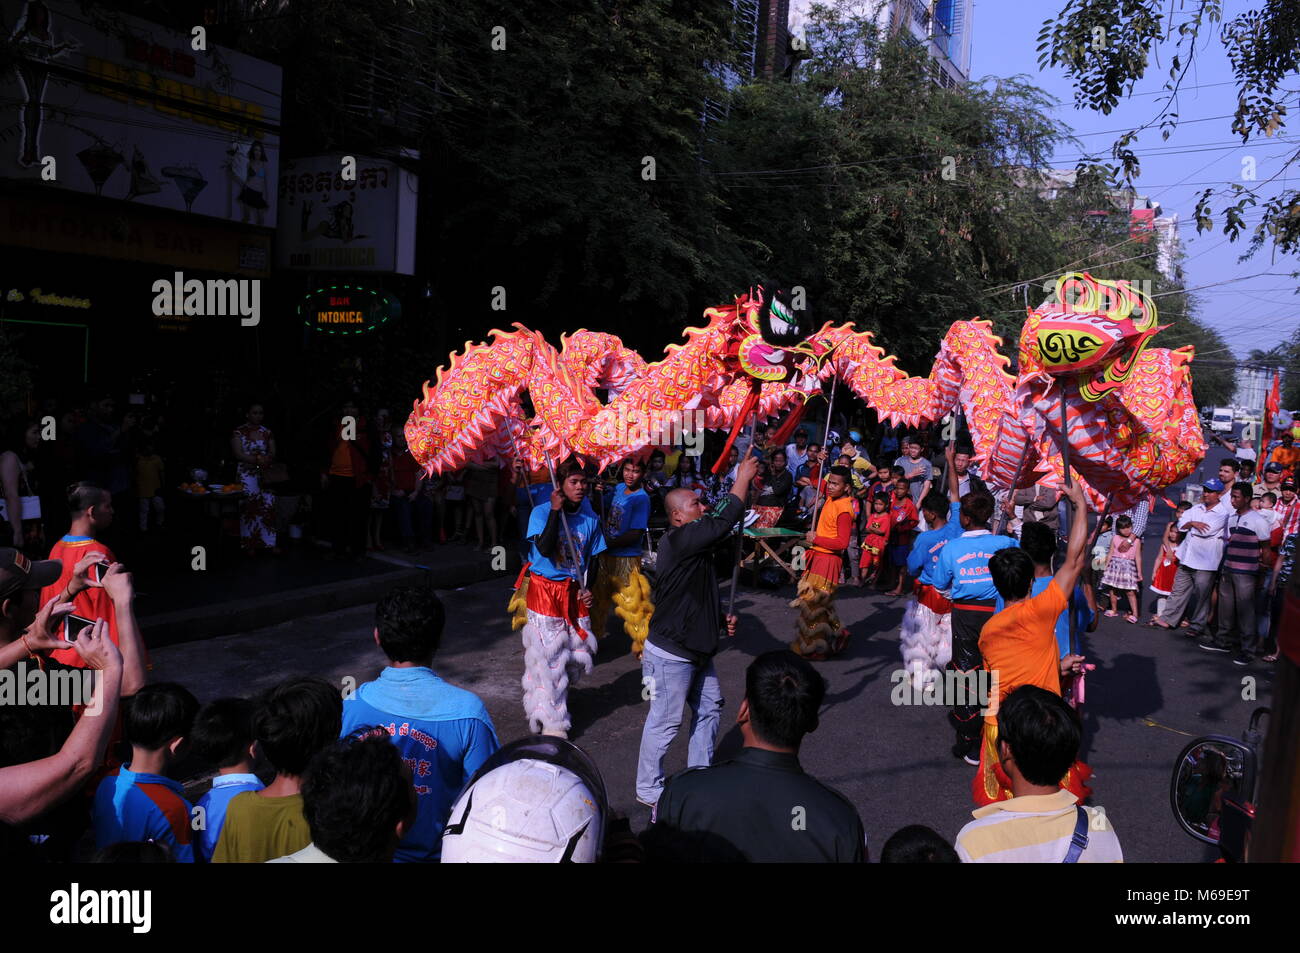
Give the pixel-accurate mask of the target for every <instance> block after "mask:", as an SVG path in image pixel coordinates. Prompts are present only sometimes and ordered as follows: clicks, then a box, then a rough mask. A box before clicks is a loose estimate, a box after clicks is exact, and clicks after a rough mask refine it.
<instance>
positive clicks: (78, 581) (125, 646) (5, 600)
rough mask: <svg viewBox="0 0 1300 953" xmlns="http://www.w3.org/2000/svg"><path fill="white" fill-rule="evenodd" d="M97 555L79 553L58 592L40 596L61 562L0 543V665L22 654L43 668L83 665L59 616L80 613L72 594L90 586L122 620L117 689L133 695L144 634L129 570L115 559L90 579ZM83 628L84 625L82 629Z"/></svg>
mask: <svg viewBox="0 0 1300 953" xmlns="http://www.w3.org/2000/svg"><path fill="white" fill-rule="evenodd" d="M99 559H100V556H99V554H98V553H93V554H90V555H87V556H85V557H83V558H82V560H81V561H80V562H78V563H76V564H75V565H74V566H72V571H71V574H70V575H69V577H68V582H67V583H66V584H65V585H64V586H63V587H61V589H60V594H59V597H58V598H55V599H42V598H41V590H42V589H44V590H46V591H48V590H50V589H52V588H54V587H55V585H56V584H57V583H58V580H59V578H60V577H61V576H62V574H63V573H64V572H65V571H66V570H67V567H65V566H64V565H63V563H61V562H60V561H59V560H57V559H40V560H31V559H28V558H27V557H26V556H24V555H23V554H22V553H21V552H19V551H18V550H16V549H0V669H5V668H9V667H10V666H12V665H13V664H14V663H15V662H18V661H21V660H23V659H30V660H32V664H31V667H32V668H37V667H39V668H41V669H43V670H47V671H48V670H50V669H51V668H54V669H60V668H86V667H87V664H88V663H87V660H86V658H85V653H84V652H82V651H80V649H79V648H78V647H77V646H76V645H74V643H73V642H68V641H65V640H64V638H63V633H64V620H65V617H66V616H69V615H80V613H79V612H78V610H77V599H78V598H79V597H80V596H81V595H82V594H83V593H85V592H86V591H87V590H92V589H93V590H95V591H96V592H97V593H101V594H104V595H106V597H107V598H108V599H109V601H110V603H111V604H112V605H114V606H116V608H117V612H118V616H119V618H120V619H121V620H122V621H123V625H122V641H121V651H120V654H118V658H119V660H120V661H121V663H122V685H121V694H122V695H123V696H126V695H134V694H135V693H136V692H138V691H139V690H140V689H141V688H143V687H144V684H145V681H146V675H145V661H144V658H145V650H144V640H143V639H142V638H141V637H140V629H139V626H138V625H136V621H135V610H134V607H133V603H134V600H135V590H134V588H133V586H132V580H131V574H130V573H128V572H123V570H122V566H121V564H120V563H114V564H113V565H112V566H111V567H110V569H109V570H108V571H107V572H106V573H105V575H104V576H103V580H102V581H101V582H95V581H94V580H93V579H90V578H88V573H89V571H90V568H91V566H92V565H94V564H95V563H96V562H98V561H99ZM38 608H39V610H40V611H39V612H38V611H37V610H38ZM83 618H89V619H91V620H92V621H95V622H98V621H100V620H103V616H102V615H101V616H83ZM33 620H38V623H39V624H34V623H33ZM47 621H48V626H47V625H46V623H47ZM47 628H48V631H47ZM89 628H90V627H89V626H87V627H86V630H87V631H89ZM24 630H27V631H24ZM100 630H102V634H105V635H107V634H108V628H107V624H105V625H103V626H96V633H97V634H98V633H100ZM69 655H71V656H75V661H71V662H69V661H64V659H65V658H66V657H67V656H69ZM91 667H93V666H91ZM0 710H2V709H0Z"/></svg>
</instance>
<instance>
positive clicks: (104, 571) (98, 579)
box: [86, 562, 112, 583]
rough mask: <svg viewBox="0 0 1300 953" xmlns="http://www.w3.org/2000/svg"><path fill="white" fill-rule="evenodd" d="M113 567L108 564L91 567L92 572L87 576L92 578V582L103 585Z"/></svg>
mask: <svg viewBox="0 0 1300 953" xmlns="http://www.w3.org/2000/svg"><path fill="white" fill-rule="evenodd" d="M111 566H112V563H107V562H103V563H95V564H94V565H92V566H91V567H90V571H89V572H88V573H87V574H86V575H87V576H88V577H89V578H90V581H91V582H95V583H103V581H104V577H105V576H107V575H108V570H109V568H110V567H111Z"/></svg>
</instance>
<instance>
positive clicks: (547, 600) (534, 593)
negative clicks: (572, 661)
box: [524, 572, 587, 640]
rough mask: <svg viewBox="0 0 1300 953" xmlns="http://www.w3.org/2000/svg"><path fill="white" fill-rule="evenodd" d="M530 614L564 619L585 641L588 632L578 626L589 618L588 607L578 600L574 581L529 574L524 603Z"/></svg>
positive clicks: (576, 584) (533, 573) (576, 586)
mask: <svg viewBox="0 0 1300 953" xmlns="http://www.w3.org/2000/svg"><path fill="white" fill-rule="evenodd" d="M524 604H525V605H526V606H527V607H528V610H529V611H530V612H536V613H537V614H538V615H545V616H550V617H551V618H552V619H564V620H565V621H567V622H568V623H569V624H570V625H571V626H573V627H574V628H575V629H577V630H578V634H579V635H580V636H582V638H583V639H584V640H585V639H586V638H587V633H586V630H584V629H583V628H582V627H581V626H579V625H578V620H579V619H585V618H587V607H586V606H585V605H583V604H582V602H581V601H579V599H578V583H577V582H576V581H575V580H573V579H547V578H546V577H545V576H539V575H537V573H535V572H530V573H529V574H528V598H527V599H526V600H525V601H524Z"/></svg>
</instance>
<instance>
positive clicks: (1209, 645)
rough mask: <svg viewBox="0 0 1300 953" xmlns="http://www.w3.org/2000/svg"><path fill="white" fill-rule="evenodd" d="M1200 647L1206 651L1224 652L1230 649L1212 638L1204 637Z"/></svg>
mask: <svg viewBox="0 0 1300 953" xmlns="http://www.w3.org/2000/svg"><path fill="white" fill-rule="evenodd" d="M1201 648H1203V649H1205V651H1207V652H1223V653H1224V654H1227V653H1228V652H1231V651H1232V649H1230V648H1228V646H1226V645H1224V644H1223V643H1221V642H1218V641H1216V640H1214V639H1206V640H1205V641H1204V642H1202V643H1201Z"/></svg>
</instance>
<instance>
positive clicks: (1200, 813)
mask: <svg viewBox="0 0 1300 953" xmlns="http://www.w3.org/2000/svg"><path fill="white" fill-rule="evenodd" d="M1254 791H1255V752H1254V751H1253V750H1252V749H1251V748H1250V747H1249V746H1248V745H1246V744H1244V743H1243V742H1240V741H1237V740H1236V739H1234V738H1228V737H1226V736H1224V735H1208V736H1206V737H1204V738H1197V739H1196V740H1195V741H1193V742H1192V743H1191V744H1189V745H1188V746H1187V747H1185V748H1184V749H1183V751H1182V754H1180V755H1179V756H1178V760H1177V761H1176V762H1175V763H1174V772H1173V777H1172V778H1171V780H1170V784H1169V801H1170V804H1171V805H1172V806H1173V810H1174V817H1176V818H1177V819H1178V824H1179V826H1181V827H1182V829H1183V830H1184V831H1186V832H1187V833H1188V834H1190V835H1191V836H1193V837H1195V838H1196V839H1197V840H1199V841H1204V842H1205V843H1207V844H1215V845H1218V844H1219V843H1220V817H1221V816H1222V815H1223V813H1224V811H1225V804H1224V802H1225V800H1226V801H1231V802H1234V803H1245V802H1249V801H1251V800H1253V797H1254Z"/></svg>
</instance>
